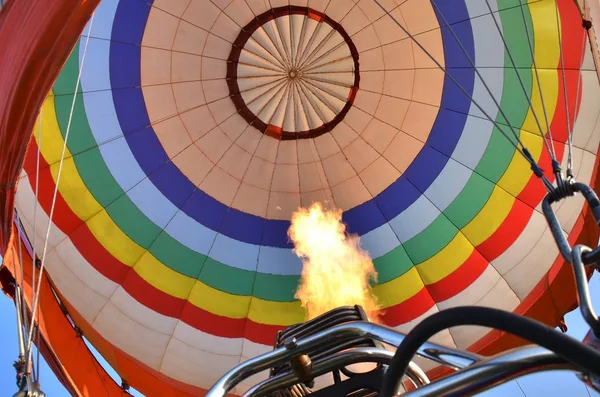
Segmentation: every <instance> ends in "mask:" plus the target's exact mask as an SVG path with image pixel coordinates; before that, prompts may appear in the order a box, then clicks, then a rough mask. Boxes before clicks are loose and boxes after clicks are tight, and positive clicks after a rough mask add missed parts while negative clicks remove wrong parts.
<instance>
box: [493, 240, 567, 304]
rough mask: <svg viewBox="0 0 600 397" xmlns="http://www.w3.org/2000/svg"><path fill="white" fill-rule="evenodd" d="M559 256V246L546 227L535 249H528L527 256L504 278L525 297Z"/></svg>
mask: <svg viewBox="0 0 600 397" xmlns="http://www.w3.org/2000/svg"><path fill="white" fill-rule="evenodd" d="M557 256H558V247H557V246H556V243H555V242H554V239H553V238H552V234H551V233H550V230H549V229H548V228H546V229H545V230H544V234H543V236H542V238H541V239H540V240H539V241H538V242H537V243H536V244H535V246H534V247H533V249H531V250H530V251H527V256H526V257H525V258H524V259H523V260H522V261H521V262H519V263H518V264H517V265H516V266H515V267H513V268H512V269H511V270H510V271H509V272H508V273H506V274H505V275H504V279H505V280H506V281H507V282H508V284H509V285H510V286H511V288H512V289H513V291H514V292H515V293H516V294H517V296H518V297H519V298H520V299H525V297H526V296H527V295H528V294H529V292H530V291H531V290H532V289H533V287H535V285H536V284H537V283H539V281H540V280H541V279H542V276H543V275H544V274H545V273H546V272H547V271H548V269H550V266H552V263H553V262H554V260H555V259H556V257H557Z"/></svg>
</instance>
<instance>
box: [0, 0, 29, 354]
mask: <svg viewBox="0 0 600 397" xmlns="http://www.w3.org/2000/svg"><path fill="white" fill-rule="evenodd" d="M0 1H2V0H0ZM15 306H16V312H17V335H18V337H19V358H22V359H25V336H24V335H23V332H24V331H23V308H22V307H21V288H19V286H18V285H16V284H15Z"/></svg>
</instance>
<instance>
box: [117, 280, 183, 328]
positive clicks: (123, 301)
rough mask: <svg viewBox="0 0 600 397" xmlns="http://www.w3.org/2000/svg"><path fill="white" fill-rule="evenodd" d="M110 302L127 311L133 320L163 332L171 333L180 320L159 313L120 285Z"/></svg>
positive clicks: (120, 309) (124, 311)
mask: <svg viewBox="0 0 600 397" xmlns="http://www.w3.org/2000/svg"><path fill="white" fill-rule="evenodd" d="M110 302H111V303H112V304H113V305H115V307H116V308H117V309H118V310H119V311H121V312H122V313H127V316H129V317H130V318H131V319H132V320H133V321H135V322H137V323H139V324H140V325H142V326H144V327H146V328H149V329H152V330H155V331H157V332H159V333H161V334H166V335H171V334H172V333H173V330H174V329H175V325H176V324H177V321H179V320H177V319H175V318H172V317H167V316H164V315H162V314H160V313H157V312H155V311H154V310H151V309H149V308H148V307H146V306H144V305H142V304H141V303H140V302H138V301H137V300H135V299H134V298H133V297H132V296H131V295H129V294H128V293H127V291H125V290H124V289H123V287H120V286H119V287H118V288H117V290H116V291H115V293H114V294H113V296H112V297H111V298H110Z"/></svg>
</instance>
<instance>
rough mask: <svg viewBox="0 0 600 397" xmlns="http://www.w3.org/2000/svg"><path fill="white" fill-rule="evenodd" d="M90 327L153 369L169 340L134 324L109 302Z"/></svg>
mask: <svg viewBox="0 0 600 397" xmlns="http://www.w3.org/2000/svg"><path fill="white" fill-rule="evenodd" d="M92 325H93V327H94V328H95V329H96V330H97V331H98V332H99V333H100V335H102V336H103V337H104V338H106V339H107V340H108V341H110V342H111V343H112V344H114V345H115V346H116V347H118V348H119V349H121V350H123V351H124V352H125V353H127V354H130V355H132V356H134V357H135V358H137V359H138V360H140V361H141V362H142V363H144V364H146V365H148V366H149V367H151V368H154V369H158V368H159V367H160V362H161V358H162V356H163V354H164V352H165V349H166V348H167V344H168V343H169V339H170V338H171V336H170V335H165V334H161V333H159V332H156V331H153V330H151V329H149V328H147V327H145V326H143V325H141V324H139V323H137V322H135V321H134V320H133V319H131V318H130V317H129V314H124V313H122V312H121V311H120V310H119V309H117V307H116V306H115V305H113V304H112V302H110V301H109V302H107V304H106V306H104V308H103V309H102V310H101V311H100V313H99V314H98V316H97V317H96V320H94V322H93V323H92ZM176 378H177V377H176Z"/></svg>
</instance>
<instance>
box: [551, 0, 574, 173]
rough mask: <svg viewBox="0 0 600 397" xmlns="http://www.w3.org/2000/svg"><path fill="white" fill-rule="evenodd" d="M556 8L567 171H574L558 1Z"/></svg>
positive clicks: (555, 4)
mask: <svg viewBox="0 0 600 397" xmlns="http://www.w3.org/2000/svg"><path fill="white" fill-rule="evenodd" d="M554 7H555V9H556V29H557V30H558V49H559V52H560V67H561V74H562V81H563V95H564V102H565V112H566V113H567V117H566V121H567V141H568V147H569V153H568V155H567V157H568V158H567V169H572V166H573V162H572V159H571V152H572V151H573V146H572V144H571V120H570V119H571V116H570V113H569V96H568V93H567V78H566V76H565V59H564V57H563V46H562V29H561V24H560V16H559V11H558V0H555V1H554Z"/></svg>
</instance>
